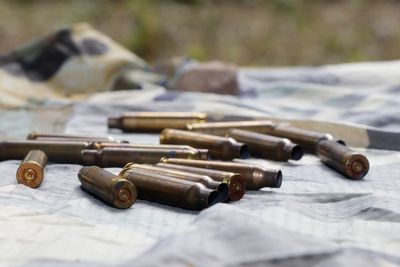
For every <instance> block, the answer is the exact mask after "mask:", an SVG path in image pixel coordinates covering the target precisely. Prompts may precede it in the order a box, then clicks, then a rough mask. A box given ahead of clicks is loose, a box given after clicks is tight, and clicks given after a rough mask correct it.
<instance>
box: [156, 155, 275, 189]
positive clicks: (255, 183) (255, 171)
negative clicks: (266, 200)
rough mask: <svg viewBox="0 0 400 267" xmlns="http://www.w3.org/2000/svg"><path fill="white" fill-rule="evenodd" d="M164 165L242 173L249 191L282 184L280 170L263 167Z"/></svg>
mask: <svg viewBox="0 0 400 267" xmlns="http://www.w3.org/2000/svg"><path fill="white" fill-rule="evenodd" d="M162 162H163V163H168V164H175V165H184V166H192V167H197V168H205V169H213V170H221V171H226V172H233V173H240V174H241V175H243V177H244V178H245V183H246V189H247V190H258V189H261V188H263V187H275V188H279V187H281V184H282V172H281V171H280V170H274V169H266V168H263V167H261V166H257V165H252V164H244V163H236V162H223V161H207V160H184V159H168V158H164V159H162Z"/></svg>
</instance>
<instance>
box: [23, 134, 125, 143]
mask: <svg viewBox="0 0 400 267" xmlns="http://www.w3.org/2000/svg"><path fill="white" fill-rule="evenodd" d="M26 139H27V140H41V141H54V142H56V141H77V142H107V143H117V144H118V143H129V142H128V141H126V140H117V139H114V138H113V137H111V136H107V137H100V136H87V135H73V134H56V133H41V132H31V133H30V134H29V135H28V136H27V137H26Z"/></svg>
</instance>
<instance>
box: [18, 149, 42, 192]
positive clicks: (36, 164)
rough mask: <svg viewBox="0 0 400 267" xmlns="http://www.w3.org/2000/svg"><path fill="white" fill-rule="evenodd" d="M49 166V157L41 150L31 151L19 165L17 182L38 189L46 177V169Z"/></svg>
mask: <svg viewBox="0 0 400 267" xmlns="http://www.w3.org/2000/svg"><path fill="white" fill-rule="evenodd" d="M46 165H47V156H46V154H45V153H44V152H42V151H40V150H31V151H29V153H28V154H27V155H26V157H25V159H24V160H23V161H22V163H21V165H19V167H18V170H17V181H18V183H20V184H24V185H26V186H29V187H31V188H36V187H38V186H39V185H40V184H41V183H42V181H43V177H44V169H45V167H46Z"/></svg>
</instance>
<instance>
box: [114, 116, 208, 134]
mask: <svg viewBox="0 0 400 267" xmlns="http://www.w3.org/2000/svg"><path fill="white" fill-rule="evenodd" d="M206 118H207V115H206V114H205V113H191V112H130V113H124V114H123V115H122V116H120V117H110V118H108V128H116V129H121V130H122V131H124V132H147V133H150V132H158V133H159V132H161V131H162V130H164V129H165V128H174V129H185V127H186V124H188V123H202V122H204V121H205V120H206Z"/></svg>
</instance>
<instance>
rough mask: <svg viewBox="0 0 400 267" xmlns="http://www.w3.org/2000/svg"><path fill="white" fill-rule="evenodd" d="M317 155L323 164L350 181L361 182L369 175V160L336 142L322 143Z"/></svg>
mask: <svg viewBox="0 0 400 267" xmlns="http://www.w3.org/2000/svg"><path fill="white" fill-rule="evenodd" d="M317 155H318V157H319V158H320V159H321V161H322V162H323V163H325V164H326V165H328V166H329V167H331V168H333V169H335V170H337V171H338V172H340V173H342V174H343V175H344V176H346V177H347V178H349V179H352V180H360V179H362V178H364V176H365V175H366V174H367V173H368V170H369V161H368V159H367V158H366V157H365V156H364V155H362V154H360V153H358V152H355V151H353V150H351V149H350V148H348V147H347V146H345V145H342V144H340V143H338V142H336V141H334V140H329V141H321V142H319V145H318V150H317Z"/></svg>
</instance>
